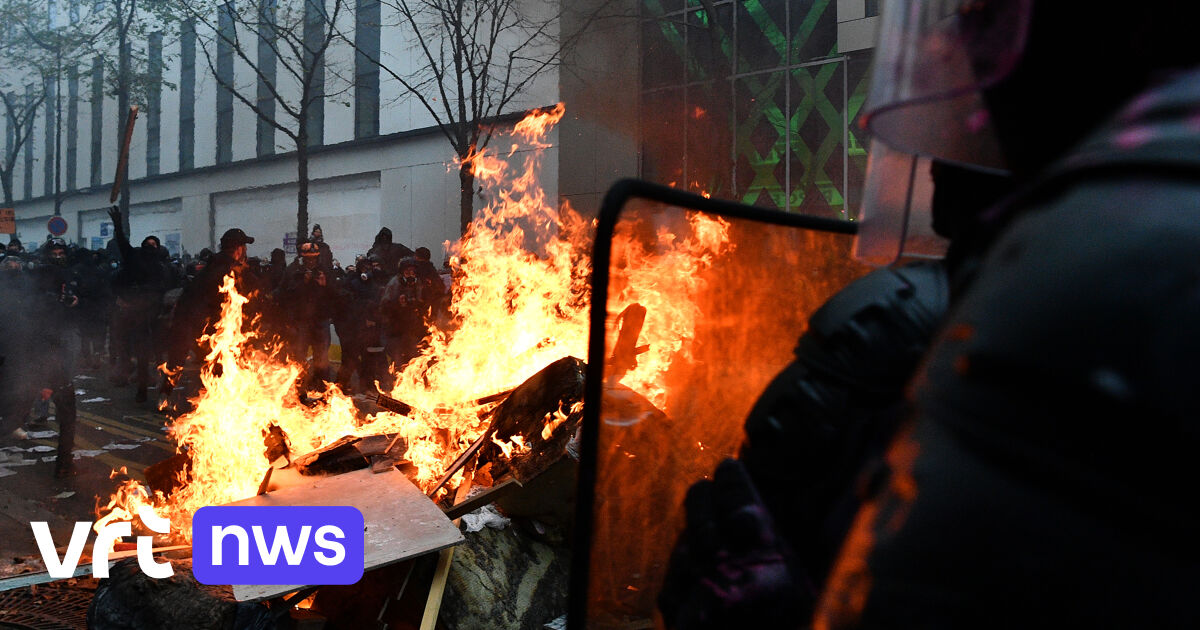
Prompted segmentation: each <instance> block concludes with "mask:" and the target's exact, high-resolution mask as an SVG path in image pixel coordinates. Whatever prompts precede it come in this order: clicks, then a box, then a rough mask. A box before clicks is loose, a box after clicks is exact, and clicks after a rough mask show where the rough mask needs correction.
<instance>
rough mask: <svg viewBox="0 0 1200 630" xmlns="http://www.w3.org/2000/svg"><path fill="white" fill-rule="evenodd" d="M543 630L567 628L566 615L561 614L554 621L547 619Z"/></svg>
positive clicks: (563, 629)
mask: <svg viewBox="0 0 1200 630" xmlns="http://www.w3.org/2000/svg"><path fill="white" fill-rule="evenodd" d="M542 628H543V630H567V616H566V615H563V616H561V617H559V618H558V619H555V620H554V621H547V622H546V624H545V625H543V626H542Z"/></svg>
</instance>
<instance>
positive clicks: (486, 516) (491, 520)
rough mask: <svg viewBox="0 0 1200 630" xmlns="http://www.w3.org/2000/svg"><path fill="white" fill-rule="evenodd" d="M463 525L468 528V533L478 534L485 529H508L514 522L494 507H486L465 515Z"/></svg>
mask: <svg viewBox="0 0 1200 630" xmlns="http://www.w3.org/2000/svg"><path fill="white" fill-rule="evenodd" d="M462 520H463V524H465V525H466V526H467V531H468V532H477V531H479V530H481V529H483V528H484V527H491V528H492V529H504V528H505V527H508V526H509V524H510V523H512V521H510V520H508V519H507V518H505V517H504V515H502V514H500V512H497V511H496V508H495V507H494V506H492V505H485V506H483V507H481V508H479V509H478V510H475V511H474V512H471V513H470V514H464V515H463V517H462Z"/></svg>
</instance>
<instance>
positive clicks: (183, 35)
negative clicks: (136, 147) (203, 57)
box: [179, 20, 196, 171]
mask: <svg viewBox="0 0 1200 630" xmlns="http://www.w3.org/2000/svg"><path fill="white" fill-rule="evenodd" d="M195 165H196V23H195V22H193V21H192V20H186V21H184V22H183V24H182V26H181V27H180V31H179V170H181V171H186V170H188V169H190V168H193V167H195Z"/></svg>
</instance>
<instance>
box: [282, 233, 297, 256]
mask: <svg viewBox="0 0 1200 630" xmlns="http://www.w3.org/2000/svg"><path fill="white" fill-rule="evenodd" d="M296 240H297V239H296V232H284V233H283V251H284V253H287V254H295V253H296Z"/></svg>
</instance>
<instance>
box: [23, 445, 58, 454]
mask: <svg viewBox="0 0 1200 630" xmlns="http://www.w3.org/2000/svg"><path fill="white" fill-rule="evenodd" d="M57 450H58V449H56V448H54V447H53V446H46V445H45V444H38V445H37V446H31V447H29V448H27V449H25V452H26V453H53V452H54V451H57Z"/></svg>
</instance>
